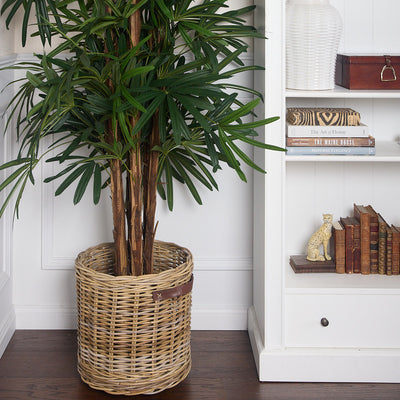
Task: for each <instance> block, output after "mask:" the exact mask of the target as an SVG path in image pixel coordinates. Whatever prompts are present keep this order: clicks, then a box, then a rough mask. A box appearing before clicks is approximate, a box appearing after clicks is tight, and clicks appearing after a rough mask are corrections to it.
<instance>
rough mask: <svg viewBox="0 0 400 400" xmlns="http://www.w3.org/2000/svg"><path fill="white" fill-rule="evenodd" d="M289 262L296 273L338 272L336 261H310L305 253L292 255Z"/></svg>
mask: <svg viewBox="0 0 400 400" xmlns="http://www.w3.org/2000/svg"><path fill="white" fill-rule="evenodd" d="M289 264H290V266H291V267H292V269H293V271H294V272H296V273H313V272H318V273H320V272H336V269H335V263H334V262H333V261H332V260H329V261H309V260H307V257H306V256H305V255H298V256H290V259H289Z"/></svg>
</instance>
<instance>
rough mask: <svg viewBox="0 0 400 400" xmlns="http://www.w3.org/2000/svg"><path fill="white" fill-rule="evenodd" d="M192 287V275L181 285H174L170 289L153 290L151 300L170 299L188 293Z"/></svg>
mask: <svg viewBox="0 0 400 400" xmlns="http://www.w3.org/2000/svg"><path fill="white" fill-rule="evenodd" d="M192 287H193V275H192V277H191V278H190V281H189V282H186V283H184V284H183V285H180V286H176V287H174V288H171V289H164V290H158V291H156V292H153V300H154V301H161V300H166V299H172V298H174V297H178V296H183V295H185V294H188V293H190V292H191V291H192Z"/></svg>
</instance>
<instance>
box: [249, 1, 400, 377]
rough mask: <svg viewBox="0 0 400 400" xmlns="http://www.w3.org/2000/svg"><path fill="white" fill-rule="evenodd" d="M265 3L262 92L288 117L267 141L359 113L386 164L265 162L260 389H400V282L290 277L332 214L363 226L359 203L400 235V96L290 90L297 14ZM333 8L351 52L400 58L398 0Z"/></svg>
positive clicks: (257, 348) (267, 158)
mask: <svg viewBox="0 0 400 400" xmlns="http://www.w3.org/2000/svg"><path fill="white" fill-rule="evenodd" d="M255 2H256V3H257V4H259V8H258V11H257V12H256V13H255V20H256V25H257V26H258V27H264V26H265V27H266V29H265V34H266V36H267V37H268V40H266V41H265V42H263V43H257V44H256V48H255V59H256V62H257V63H263V64H264V65H265V66H266V71H265V73H264V74H259V75H256V87H257V88H262V90H263V93H264V96H265V105H264V106H265V109H264V110H263V112H264V113H265V115H266V116H272V115H280V116H281V120H280V121H279V122H277V123H274V124H272V125H269V126H267V127H266V129H265V141H266V142H268V143H273V144H277V145H280V146H284V145H285V113H286V108H287V107H291V106H310V107H316V106H318V107H332V106H333V107H350V108H354V109H355V110H357V111H359V112H360V113H361V120H362V122H363V123H365V124H367V125H368V126H369V127H370V129H371V134H372V135H373V136H374V137H375V138H376V155H375V156H286V155H284V154H278V153H268V152H267V153H263V152H256V155H255V157H256V160H257V161H258V162H261V163H262V164H263V165H264V166H265V168H266V170H267V171H268V173H267V174H266V175H265V176H260V175H256V176H255V183H254V186H255V192H254V210H255V215H254V301H253V304H254V305H253V307H252V308H251V309H250V311H249V321H248V325H249V335H250V338H251V342H252V347H253V352H254V357H255V361H256V364H257V367H258V371H259V377H260V380H262V381H339V382H340V381H342V382H346V381H348V382H357V381H359V382H400V368H399V366H400V335H399V332H400V312H399V310H400V276H376V275H367V276H361V275H359V274H357V275H355V274H354V275H348V274H345V275H339V274H295V273H294V272H293V270H292V269H291V267H290V266H289V257H290V255H294V254H304V253H305V251H306V245H307V241H308V239H309V237H310V236H311V234H312V233H313V232H314V231H315V230H316V229H317V228H318V227H319V226H320V225H321V223H322V214H323V213H332V214H333V215H334V219H335V220H337V219H339V218H340V217H345V216H348V215H351V214H352V207H353V203H357V204H371V205H373V206H374V208H375V209H376V210H378V212H380V213H381V214H382V215H383V216H384V218H385V219H386V220H387V221H388V222H390V223H393V224H394V225H400V203H399V199H400V184H399V182H400V145H399V144H398V139H399V137H400V123H399V120H400V91H349V90H347V89H344V88H340V87H337V88H335V89H334V90H331V91H294V90H286V89H285V72H284V71H285V46H284V40H285V38H284V31H285V29H284V21H285V4H284V3H285V2H284V1H283V0H269V1H268V0H266V1H265V2H264V1H261V0H260V1H255ZM383 3H384V4H383ZM331 4H332V5H334V6H335V7H336V8H337V9H338V10H339V12H340V14H341V16H342V19H343V22H344V32H343V36H342V42H341V44H340V48H339V52H343V53H364V54H367V53H378V54H387V53H388V54H396V53H397V54H399V53H400V43H399V41H398V37H399V29H400V24H398V22H396V21H394V20H392V19H393V18H394V15H397V16H398V14H399V12H400V3H399V2H398V1H397V0H385V1H378V0H368V1H366V0H346V1H345V0H331ZM388 10H392V11H391V12H390V13H389V15H388V12H387V11H388ZM355 16H357V18H356V17H355ZM396 18H397V17H396ZM323 318H325V319H326V320H327V321H328V325H327V326H323V325H322V324H321V319H323ZM323 322H325V324H326V321H323Z"/></svg>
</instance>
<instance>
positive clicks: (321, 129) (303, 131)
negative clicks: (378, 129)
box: [286, 124, 370, 138]
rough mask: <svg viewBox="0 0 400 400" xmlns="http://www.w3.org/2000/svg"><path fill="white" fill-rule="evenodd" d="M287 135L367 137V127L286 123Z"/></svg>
mask: <svg viewBox="0 0 400 400" xmlns="http://www.w3.org/2000/svg"><path fill="white" fill-rule="evenodd" d="M286 127H287V136H288V137H315V138H318V137H324V136H325V137H337V138H343V137H350V138H356V137H368V136H369V135H370V133H369V127H368V126H366V125H360V126H313V125H291V124H286Z"/></svg>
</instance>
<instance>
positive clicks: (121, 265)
mask: <svg viewBox="0 0 400 400" xmlns="http://www.w3.org/2000/svg"><path fill="white" fill-rule="evenodd" d="M107 12H108V13H109V14H111V9H110V8H109V7H107ZM109 51H110V49H107V45H106V44H105V52H106V53H108V52H109ZM108 62H110V59H108V58H107V59H106V63H108ZM107 86H108V88H109V89H110V92H111V93H113V91H114V87H113V82H112V79H111V78H109V79H107ZM106 129H107V133H106V135H107V142H108V143H109V144H111V145H113V143H114V141H117V142H118V141H119V132H118V125H117V124H115V126H113V123H112V120H108V121H107V124H106ZM110 167H111V168H110V169H111V179H110V181H111V184H110V186H111V203H112V213H113V225H114V229H113V237H114V244H115V264H114V275H117V276H119V275H129V274H130V268H129V263H128V249H127V245H126V228H125V201H124V187H123V182H122V165H121V161H120V160H114V159H113V160H110Z"/></svg>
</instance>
